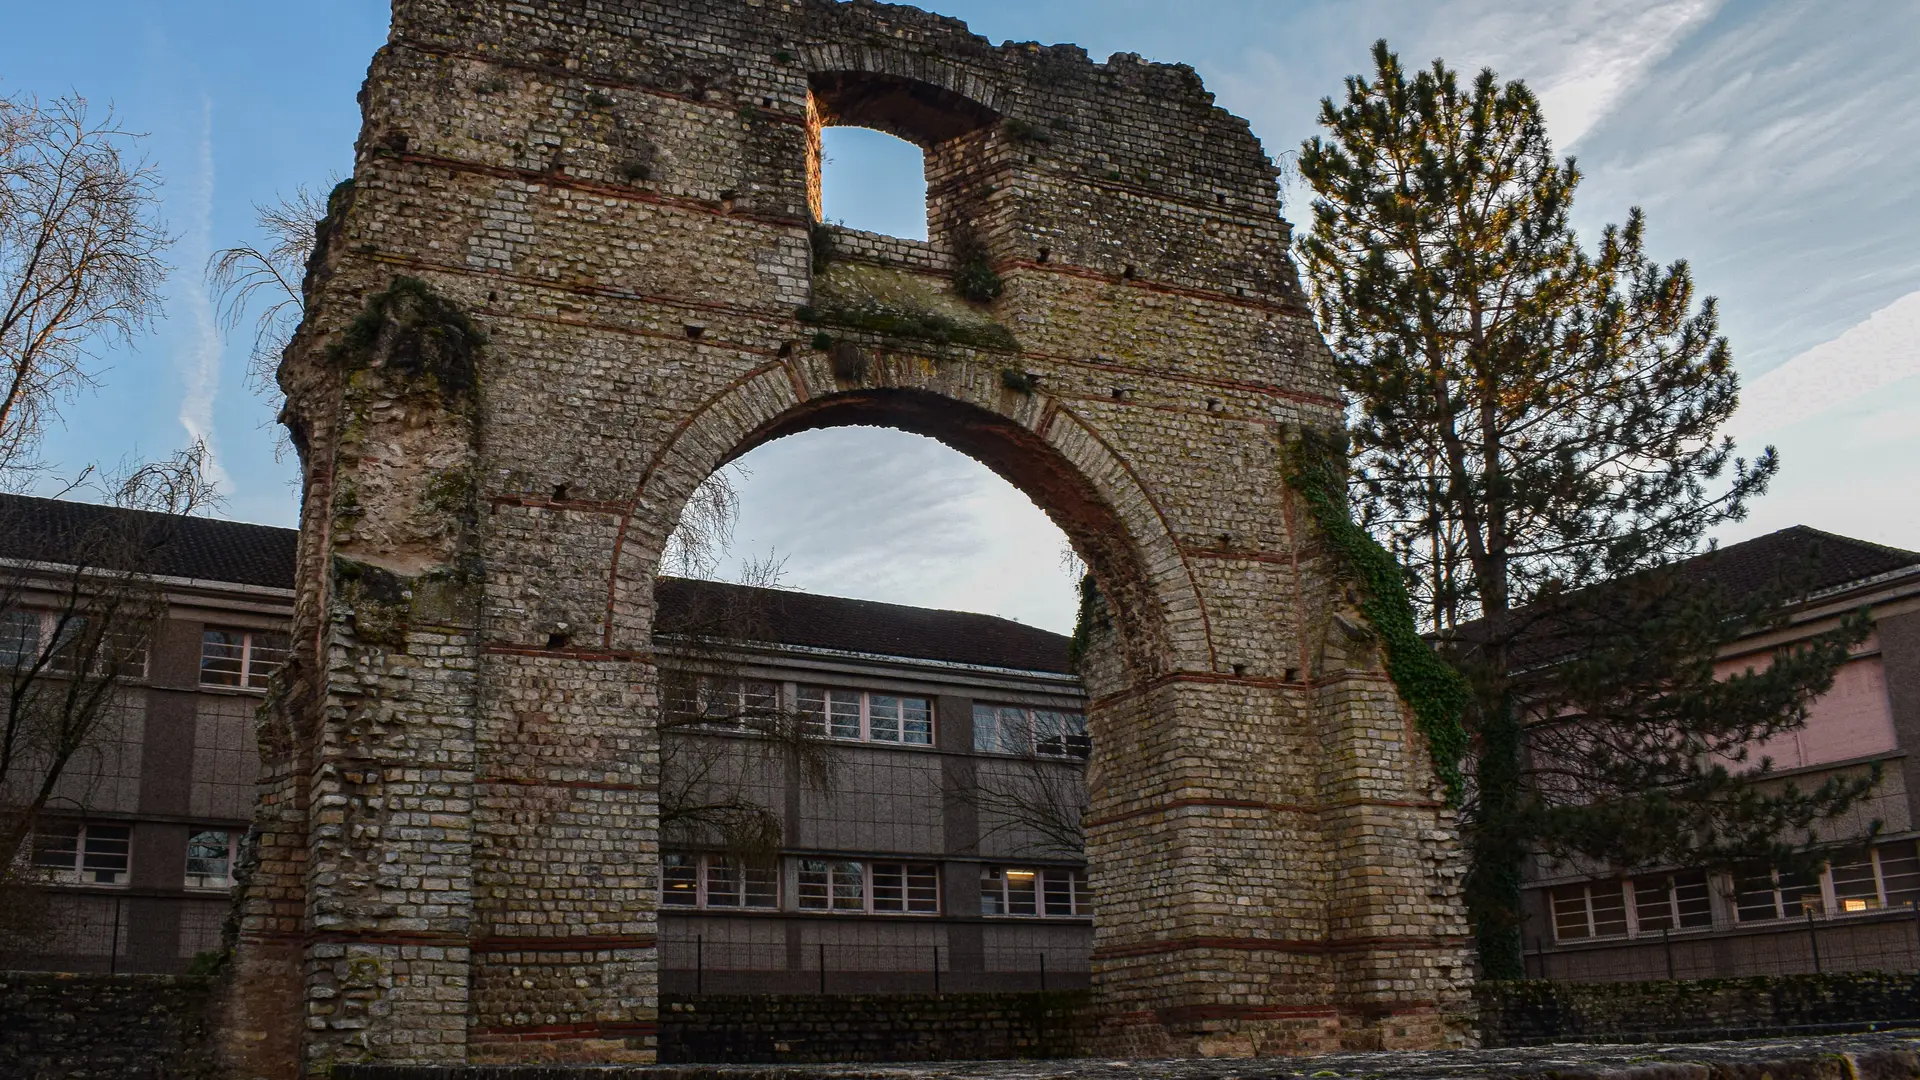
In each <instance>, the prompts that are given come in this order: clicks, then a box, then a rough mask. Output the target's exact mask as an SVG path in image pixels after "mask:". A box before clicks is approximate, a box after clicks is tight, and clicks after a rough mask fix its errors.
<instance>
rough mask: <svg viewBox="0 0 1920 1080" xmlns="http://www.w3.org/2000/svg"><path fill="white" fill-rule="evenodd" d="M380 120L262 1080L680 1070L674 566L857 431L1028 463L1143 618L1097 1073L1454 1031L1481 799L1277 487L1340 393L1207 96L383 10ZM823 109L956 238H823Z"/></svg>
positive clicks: (340, 204)
mask: <svg viewBox="0 0 1920 1080" xmlns="http://www.w3.org/2000/svg"><path fill="white" fill-rule="evenodd" d="M361 101H362V105H363V109H364V114H365V126H364V130H363V133H362V136H361V139H360V142H359V144H358V153H357V161H356V167H355V173H354V179H353V182H352V184H351V186H350V188H343V189H342V190H341V191H340V192H338V193H336V195H335V198H334V200H333V204H332V208H331V213H330V216H329V218H328V221H327V222H326V223H325V225H324V227H323V230H322V240H323V244H322V248H321V250H320V251H319V252H318V253H317V255H316V258H315V260H314V262H313V265H312V267H311V268H310V276H309V281H308V288H309V304H308V319H307V322H306V324H305V325H304V326H303V328H302V330H301V332H300V334H299V336H298V338H297V339H296V341H295V344H294V346H293V347H292V348H291V349H290V350H289V352H288V356H287V359H286V361H285V364H284V366H283V369H282V374H281V379H282V382H283V384H284V385H285V387H286V388H287V391H288V398H289V401H288V407H287V412H286V415H285V419H286V421H287V423H288V425H289V428H290V430H291V431H292V433H293V436H294V439H295V442H296V444H297V445H298V446H299V448H300V450H301V455H302V462H303V468H304V478H305V506H304V512H305V517H304V528H303V533H302V550H301V564H300V565H301V579H300V591H299V601H298V608H297V612H296V642H297V645H296V657H295V660H294V662H293V663H292V664H290V665H289V669H288V677H287V678H286V679H285V684H284V685H283V686H282V687H281V690H280V692H279V694H278V695H277V696H276V698H275V700H274V703H273V706H272V709H271V712H270V716H269V719H268V722H267V723H266V724H264V725H263V728H262V748H263V752H264V754H265V757H266V761H267V765H266V779H265V782H264V784H263V789H262V799H261V803H260V808H259V811H258V818H257V826H256V830H255V834H256V843H257V852H258V862H257V866H256V868H255V870H254V872H253V875H252V878H251V881H250V883H249V885H248V887H247V891H246V893H245V899H244V902H243V909H242V910H243V923H242V927H241V938H240V948H239V952H238V956H237V962H236V965H235V969H234V984H233V985H234V989H235V993H234V994H233V996H232V1002H233V1004H232V1007H231V1010H230V1015H229V1017H228V1020H227V1027H226V1040H225V1045H226V1046H227V1047H228V1048H229V1051H230V1052H231V1053H232V1054H233V1055H235V1059H236V1067H237V1068H244V1069H246V1070H248V1071H247V1072H246V1075H249V1076H252V1075H275V1076H290V1075H294V1074H295V1073H296V1072H297V1071H298V1069H299V1066H298V1065H296V1062H299V1061H304V1062H306V1063H308V1065H310V1066H317V1065H320V1064H324V1063H328V1062H334V1061H348V1060H373V1061H387V1062H412V1063H444V1062H461V1061H474V1062H481V1061H495V1062H513V1061H553V1060H573V1061H592V1062H620V1061H634V1060H646V1059H648V1058H649V1057H650V1055H651V1046H652V1043H651V1039H652V1036H653V1032H654V1030H655V1027H654V1025H655V1021H656V1006H657V996H656V979H655V975H656V966H655V952H654V932H655V925H656V924H655V914H654V904H655V898H656V895H657V888H658V885H657V881H656V873H657V867H658V845H657V830H656V827H655V826H656V820H655V814H656V806H655V795H654V785H655V782H656V778H655V776H654V775H653V771H652V770H653V769H654V768H655V767H656V764H657V760H658V759H657V752H656V748H655V744H654V733H653V720H652V717H653V710H654V709H655V708H656V702H655V693H654V691H655V681H656V680H655V669H654V666H653V662H652V657H651V651H650V649H651V645H650V642H651V625H652V580H653V575H654V572H655V565H656V562H657V559H658V556H659V553H660V549H661V546H662V544H663V543H664V541H665V538H666V536H667V534H668V532H669V531H670V530H671V529H672V527H673V525H674V523H675V521H676V520H677V518H678V514H679V512H680V509H681V506H682V504H683V503H684V501H685V499H686V498H687V497H688V495H689V493H690V492H691V491H692V489H693V488H694V487H695V486H696V485H697V484H698V483H699V482H700V480H701V479H702V478H703V477H704V476H706V475H707V474H708V473H709V472H710V471H711V470H712V469H714V468H715V467H717V466H719V465H720V464H722V463H724V462H725V461H727V460H729V459H730V458H732V457H734V456H737V455H738V454H740V453H743V452H745V451H746V450H747V449H750V448H751V447H753V446H755V445H758V444H759V443H761V442H764V441H766V440H768V439H772V438H777V437H779V436H780V435H783V434H788V433H791V432H795V431H799V430H804V429H806V428H810V427H818V426H825V425H832V424H847V423H867V424H885V425H892V426H897V427H901V428H905V429H908V430H912V431H917V432H920V433H923V434H927V435H931V436H934V437H936V438H939V439H942V440H943V441H945V442H947V443H948V444H949V445H952V446H954V447H956V448H958V449H960V450H962V451H964V452H966V453H969V454H972V455H973V456H975V457H977V458H979V459H980V460H982V461H983V462H985V463H986V464H988V465H989V466H991V467H992V468H994V469H996V470H997V471H999V472H1000V473H1001V474H1002V475H1004V476H1006V477H1007V478H1008V479H1010V480H1011V481H1012V482H1014V483H1015V484H1017V485H1019V486H1020V487H1022V488H1023V489H1024V490H1026V491H1027V492H1028V493H1029V494H1031V495H1032V496H1033V497H1034V499H1035V500H1036V502H1038V503H1039V504H1040V505H1041V506H1042V507H1043V508H1044V509H1046V510H1047V511H1048V512H1049V513H1050V514H1051V515H1052V516H1053V517H1054V518H1055V520H1056V521H1057V522H1059V523H1060V525H1061V526H1062V527H1063V529H1065V531H1066V532H1067V533H1068V535H1069V536H1070V537H1071V538H1072V539H1073V540H1074V542H1075V544H1076V545H1077V546H1078V547H1079V549H1080V550H1081V552H1082V553H1083V554H1084V555H1085V556H1086V557H1087V559H1088V561H1089V563H1090V565H1091V566H1092V567H1093V569H1094V572H1095V574H1096V577H1097V578H1098V580H1099V584H1100V587H1101V591H1102V593H1103V594H1104V596H1105V597H1106V598H1107V603H1108V609H1109V612H1110V615H1111V620H1110V622H1111V625H1110V627H1109V628H1108V629H1107V630H1105V631H1104V632H1103V633H1102V634H1101V635H1100V637H1099V639H1098V640H1097V641H1096V647H1095V649H1094V652H1093V655H1092V656H1091V657H1090V658H1089V661H1088V665H1087V671H1086V676H1087V680H1088V683H1089V690H1090V693H1091V695H1092V697H1093V700H1094V706H1093V709H1092V715H1091V724H1092V727H1093V732H1094V743H1095V750H1094V763H1093V767H1092V773H1091V775H1092V783H1093V787H1094V795H1093V809H1092V811H1091V819H1090V821H1089V823H1088V824H1089V858H1090V861H1091V863H1092V866H1093V876H1094V882H1095V888H1096V889H1097V892H1098V896H1099V908H1098V917H1097V925H1096V952H1095V966H1096V973H1095V982H1096V1003H1097V1008H1098V1010H1099V1012H1100V1016H1101V1020H1102V1024H1103V1027H1102V1031H1103V1032H1104V1035H1103V1039H1105V1040H1106V1041H1107V1042H1108V1043H1109V1044H1110V1046H1109V1049H1110V1050H1111V1051H1112V1052H1126V1051H1132V1052H1136V1053H1155V1054H1166V1053H1253V1052H1293V1051H1303V1050H1314V1049H1331V1048H1339V1047H1354V1048H1360V1047H1397V1046H1404V1047H1431V1046H1436V1045H1441V1044H1443V1043H1444V1042H1446V1041H1447V1040H1448V1039H1449V1038H1451V1037H1453V1036H1452V1032H1453V1031H1454V1030H1455V1029H1454V1028H1453V1027H1452V1026H1451V1025H1450V1021H1449V1014H1450V1013H1452V1012H1454V1011H1456V1010H1458V1009H1459V1008H1461V1007H1462V1005H1463V1002H1464V992H1463V987H1464V985H1465V980H1466V979H1467V977H1468V956H1467V946H1466V939H1465V934H1464V923H1463V919H1462V917H1461V914H1460V905H1459V898H1458V890H1457V887H1456V884H1455V876H1456V869H1457V868H1456V866H1455V852H1454V846H1453V840H1452V835H1451V815H1450V813H1449V812H1448V811H1447V810H1446V808H1445V807H1444V805H1443V804H1442V803H1441V802H1440V801H1439V799H1438V796H1437V794H1436V792H1437V788H1436V783H1435V779H1434V774H1433V769H1432V767H1431V764H1430V762H1429V759H1428V755H1427V752H1426V749H1425V745H1424V743H1423V741H1422V740H1421V738H1420V737H1419V736H1418V734H1417V733H1416V732H1415V731H1414V729H1413V726H1412V724H1411V723H1410V721H1409V720H1408V718H1407V714H1406V710H1405V709H1404V708H1403V707H1402V705H1401V703H1400V702H1399V700H1398V698H1397V696H1396V694H1395V691H1394V688H1393V687H1392V685H1391V683H1390V682H1389V681H1388V680H1387V678H1386V676H1385V675H1384V674H1383V673H1382V671H1381V664H1380V660H1379V658H1378V657H1377V656H1376V655H1375V654H1374V651H1373V650H1372V648H1371V647H1370V646H1368V645H1366V644H1365V643H1364V642H1360V643H1357V644H1356V642H1355V640H1354V639H1353V637H1352V636H1351V635H1350V634H1343V633H1340V632H1337V631H1333V630H1332V628H1333V627H1334V626H1335V625H1336V623H1341V622H1344V624H1345V625H1346V626H1347V627H1348V628H1349V630H1351V628H1352V626H1353V623H1352V618H1351V616H1352V611H1351V604H1350V596H1349V595H1348V594H1347V588H1348V586H1347V585H1346V584H1345V582H1344V579H1343V576H1342V574H1341V571H1340V567H1339V566H1338V564H1337V563H1336V562H1335V561H1334V560H1333V559H1332V558H1331V557H1330V556H1329V555H1328V554H1327V553H1326V552H1325V551H1324V550H1323V545H1322V544H1320V543H1319V541H1318V540H1317V539H1316V536H1315V535H1314V532H1313V529H1312V527H1311V525H1310V523H1309V521H1308V519H1307V518H1306V517H1305V516H1304V514H1303V512H1302V510H1301V508H1300V506H1299V505H1298V501H1297V500H1296V498H1295V497H1294V496H1293V495H1292V494H1291V493H1290V492H1289V491H1288V489H1287V487H1286V484H1285V483H1284V481H1283V472H1284V470H1283V466H1282V461H1281V448H1282V445H1283V442H1284V440H1285V438H1286V436H1287V433H1288V432H1289V431H1295V430H1298V429H1299V428H1301V427H1303V426H1304V427H1315V428H1322V429H1331V428H1334V427H1336V426H1337V425H1338V424H1339V423H1340V402H1339V399H1338V395H1337V390H1336V388H1335V387H1334V385H1333V382H1332V379H1331V373H1330V365H1329V361H1328V357H1327V355H1326V352H1325V349H1324V347H1323V345H1322V344H1321V342H1320V340H1319V338H1318V337H1317V335H1316V332H1315V330H1314V328H1313V324H1312V322H1311V320H1310V318H1309V317H1308V314H1307V311H1306V308H1305V306H1304V303H1303V301H1302V297H1301V295H1300V291H1299V285H1298V283H1297V281H1296V278H1295V274H1294V270H1293V267H1292V265H1291V263H1290V262H1289V260H1288V255H1287V243H1288V226H1287V225H1286V223H1285V222H1283V221H1282V220H1281V218H1280V216H1279V212H1278V208H1277V206H1278V204H1277V198H1276V189H1275V181H1274V175H1273V170H1272V167H1271V165H1270V164H1269V162H1268V159H1267V158H1266V156H1265V154H1264V153H1263V152H1262V150H1261V148H1260V146H1259V144H1258V143H1257V142H1256V141H1255V139H1254V138H1253V136H1252V134H1251V133H1250V132H1249V130H1248V129H1247V126H1246V124H1245V123H1244V122H1243V121H1240V120H1238V119H1236V118H1234V117H1232V116H1230V115H1228V114H1227V113H1225V112H1223V111H1221V110H1219V109H1217V108H1215V107H1214V105H1213V103H1212V98H1211V97H1210V95H1208V94H1207V93H1206V92H1205V90H1204V89H1203V88H1202V86H1201V84H1200V82H1199V80H1198V78H1197V77H1196V76H1195V75H1194V73H1193V72H1192V71H1191V70H1190V69H1187V68H1184V67H1170V66H1164V65H1158V64H1151V63H1147V62H1145V61H1142V60H1140V59H1139V58H1137V57H1133V56H1127V55H1121V56H1116V57H1113V58H1112V59H1110V60H1109V61H1108V62H1107V63H1105V64H1095V63H1092V62H1090V61H1089V59H1088V58H1087V57H1086V55H1085V54H1084V53H1083V52H1081V51H1080V50H1078V49H1076V48H1074V47H1072V46H1051V47H1043V46H1038V45H1014V44H1009V45H1003V46H997V47H996V46H992V45H990V44H988V43H987V42H986V41H984V40H982V39H980V38H977V37H974V36H972V35H970V34H969V33H968V32H967V31H966V28H965V27H964V26H962V25H960V24H958V23H956V22H953V21H951V20H947V19H943V18H939V17H936V16H933V15H929V14H926V13H923V12H920V11H917V10H914V9H911V8H904V7H890V6H882V5H877V4H873V3H868V2H855V3H841V2H834V0H604V2H588V0H513V2H509V0H457V2H456V0H395V3H394V27H393V33H392V37H391V40H390V42H389V44H388V45H387V46H386V47H385V48H384V49H382V50H381V52H380V53H379V55H378V56H377V57H376V58H375V60H374V62H373V66H372V70H371V72H370V74H369V77H368V81H367V84H366V88H365V90H364V92H363V94H362V97H361ZM836 123H843V124H857V125H861V126H868V127H874V128H879V129H881V130H884V131H888V132H890V133H893V134H895V135H899V136H901V137H903V138H906V139H908V140H910V141H913V142H916V143H918V144H919V145H921V146H922V147H923V148H924V149H925V151H926V156H927V162H928V179H929V222H930V234H931V239H930V240H929V241H928V242H926V243H915V242H909V241H903V240H898V239H893V238H886V237H876V236H870V235H866V234H857V233H851V232H848V231H845V230H837V229H834V228H831V227H828V226H822V225H820V224H818V223H817V221H816V214H817V207H818V205H819V196H818V186H819V168H818V153H819V150H818V148H819V131H820V129H821V127H822V126H824V125H829V124H836ZM1343 611H1344V612H1345V616H1344V617H1341V618H1337V616H1342V612H1343ZM1330 631H1331V633H1330Z"/></svg>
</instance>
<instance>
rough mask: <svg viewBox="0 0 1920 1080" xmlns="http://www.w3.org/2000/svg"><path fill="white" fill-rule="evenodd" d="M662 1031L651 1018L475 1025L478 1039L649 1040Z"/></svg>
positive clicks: (558, 1040) (523, 1040)
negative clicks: (538, 1024)
mask: <svg viewBox="0 0 1920 1080" xmlns="http://www.w3.org/2000/svg"><path fill="white" fill-rule="evenodd" d="M659 1031H660V1025H659V1024H657V1023H655V1022H653V1021H651V1020H632V1021H628V1022H625V1023H596V1024H548V1025H542V1026H539V1027H495V1028H474V1029H473V1041H475V1042H564V1041H569V1040H573V1039H646V1038H652V1037H654V1036H655V1035H657V1034H658V1033H659Z"/></svg>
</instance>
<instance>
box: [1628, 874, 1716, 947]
mask: <svg viewBox="0 0 1920 1080" xmlns="http://www.w3.org/2000/svg"><path fill="white" fill-rule="evenodd" d="M1633 911H1634V921H1635V922H1636V923H1637V924H1638V925H1637V926H1636V927H1635V932H1637V933H1641V934H1658V933H1661V932H1662V931H1667V930H1699V929H1704V928H1707V927H1711V926H1712V925H1713V903H1712V901H1711V899H1710V898H1709V896H1708V892H1707V872H1706V871H1705V870H1692V871H1688V872H1686V873H1682V874H1655V875H1653V876H1651V877H1637V878H1634V879H1633Z"/></svg>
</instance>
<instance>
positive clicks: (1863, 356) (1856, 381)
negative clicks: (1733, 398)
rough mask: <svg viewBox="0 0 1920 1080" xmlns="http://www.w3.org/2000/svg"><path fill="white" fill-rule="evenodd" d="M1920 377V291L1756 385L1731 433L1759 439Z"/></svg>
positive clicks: (1743, 398)
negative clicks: (1903, 380)
mask: <svg viewBox="0 0 1920 1080" xmlns="http://www.w3.org/2000/svg"><path fill="white" fill-rule="evenodd" d="M1915 375H1920V291H1916V292H1911V293H1908V294H1907V295H1905V296H1903V297H1901V298H1900V299H1898V300H1896V301H1894V302H1893V303H1891V304H1889V305H1887V306H1886V307H1884V308H1881V309H1880V310H1879V311H1876V312H1874V313H1873V314H1872V315H1871V316H1869V317H1868V318H1867V320H1866V321H1865V322H1862V323H1860V324H1859V325H1857V326H1855V327H1853V328H1852V329H1850V330H1848V331H1847V332H1846V333H1844V334H1841V335H1840V336H1839V337H1837V338H1834V339H1833V340H1832V341H1829V342H1827V343H1825V344H1823V345H1816V346H1814V347H1813V348H1811V349H1808V350H1807V351H1806V352H1803V353H1801V354H1800V355H1798V356H1796V357H1794V358H1793V359H1791V360H1788V361H1787V362H1786V363H1784V364H1782V365H1780V366H1779V367H1777V368H1774V369H1773V370H1772V371H1769V372H1767V373H1766V374H1765V375H1762V376H1760V377H1759V378H1758V379H1755V380H1754V381H1753V383H1752V385H1750V386H1748V387H1747V388H1746V389H1745V390H1744V391H1743V392H1742V393H1741V395H1740V411H1739V412H1738V413H1736V414H1735V416H1734V419H1733V423H1732V425H1731V427H1732V428H1733V430H1735V431H1736V432H1738V433H1739V434H1740V435H1742V436H1745V437H1749V438H1750V437H1755V436H1759V435H1762V434H1765V433H1768V432H1772V431H1778V430H1780V429H1783V428H1787V427H1790V426H1792V425H1794V424H1798V423H1800V422H1802V421H1805V420H1809V419H1812V418H1814V417H1817V416H1819V415H1821V414H1823V413H1826V412H1829V411H1831V410H1833V409H1835V408H1836V407H1838V406H1841V405H1844V404H1847V403H1848V402H1852V401H1856V400H1858V399H1860V398H1863V397H1866V396H1867V395H1869V394H1872V393H1875V392H1876V391H1879V390H1881V389H1883V388H1884V387H1887V386H1890V385H1891V384H1893V383H1896V382H1899V381H1901V380H1902V379H1906V378H1909V377H1911V376H1915Z"/></svg>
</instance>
